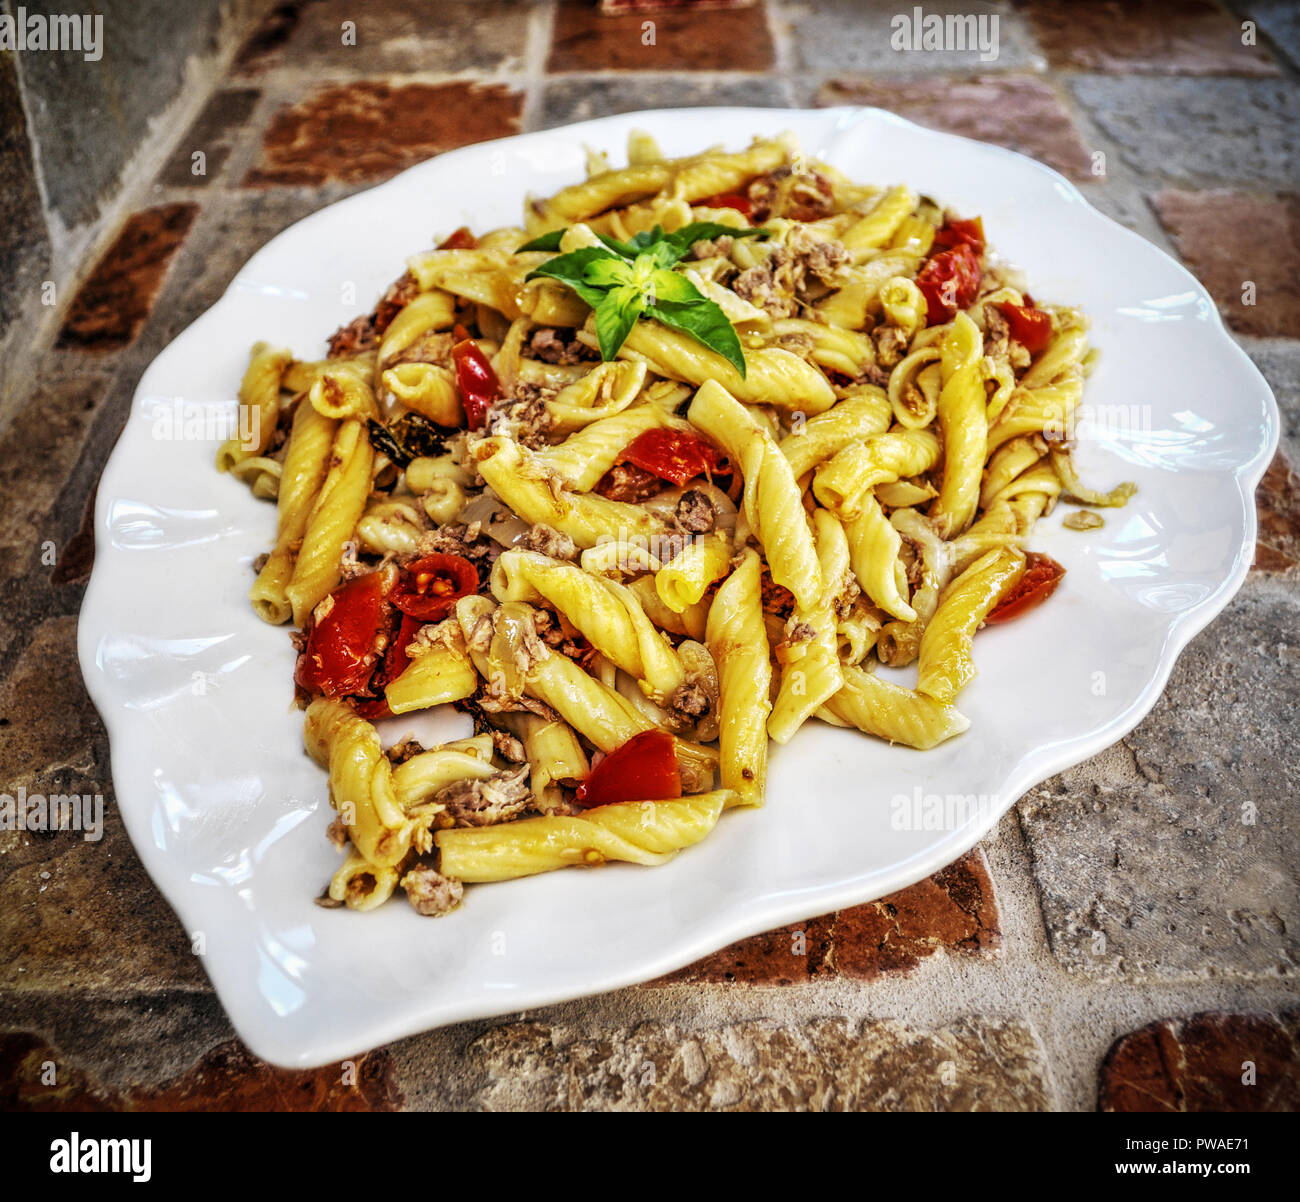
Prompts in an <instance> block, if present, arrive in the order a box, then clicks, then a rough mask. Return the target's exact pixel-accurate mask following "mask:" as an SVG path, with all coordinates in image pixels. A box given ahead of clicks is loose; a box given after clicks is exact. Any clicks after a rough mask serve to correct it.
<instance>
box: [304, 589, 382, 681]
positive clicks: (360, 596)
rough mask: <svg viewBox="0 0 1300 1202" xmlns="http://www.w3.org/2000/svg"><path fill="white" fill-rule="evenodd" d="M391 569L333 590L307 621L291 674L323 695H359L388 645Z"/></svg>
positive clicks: (372, 674)
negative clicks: (304, 638) (322, 609)
mask: <svg viewBox="0 0 1300 1202" xmlns="http://www.w3.org/2000/svg"><path fill="white" fill-rule="evenodd" d="M395 576H396V571H395V570H394V569H389V570H387V571H382V572H370V573H369V574H367V575H365V576H357V577H356V578H355V579H353V580H349V581H348V582H347V583H346V584H343V585H340V586H339V587H338V588H336V589H335V590H334V591H333V592H332V593H331V594H330V595H329V598H328V604H327V605H326V607H325V612H324V613H323V614H322V616H321V617H320V619H319V620H315V619H313V621H312V622H311V624H310V626H309V627H308V630H307V643H306V646H305V647H304V648H303V651H302V654H301V655H300V656H299V657H298V665H297V668H296V669H295V671H294V675H293V678H294V680H295V681H296V682H297V683H298V685H299V687H300V688H303V689H305V690H307V692H309V693H317V694H321V695H323V696H325V697H346V696H348V695H349V694H351V693H363V692H365V691H366V690H367V688H368V687H369V685H370V679H371V677H372V676H374V674H375V668H376V666H377V665H378V663H379V661H380V657H381V655H382V654H383V652H384V650H385V649H386V647H387V645H388V641H389V638H390V631H389V628H390V626H391V625H392V607H391V606H390V605H389V602H388V593H389V591H390V589H391V588H392V586H393V581H394V578H395Z"/></svg>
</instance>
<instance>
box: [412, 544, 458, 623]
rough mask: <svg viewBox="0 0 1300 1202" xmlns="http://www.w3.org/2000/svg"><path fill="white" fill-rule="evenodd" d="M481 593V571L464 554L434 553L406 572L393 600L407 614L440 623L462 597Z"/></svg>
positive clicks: (424, 557) (425, 556)
mask: <svg viewBox="0 0 1300 1202" xmlns="http://www.w3.org/2000/svg"><path fill="white" fill-rule="evenodd" d="M477 592H478V569H477V568H476V567H475V566H474V565H473V564H472V563H470V561H469V560H468V559H466V558H465V557H464V556H463V555H448V554H446V553H444V552H442V551H434V552H432V553H431V554H429V555H424V556H422V557H421V558H419V559H417V560H416V561H415V562H414V563H409V564H407V565H406V567H404V568H403V569H402V576H401V580H400V581H399V582H398V584H397V587H396V589H394V590H393V597H392V601H393V604H394V605H395V606H397V608H398V609H400V610H401V611H402V613H404V614H409V615H410V616H411V617H413V618H419V619H420V620H421V621H424V622H439V621H441V620H442V619H443V618H445V617H446V616H447V615H448V614H449V613H450V612H451V607H452V606H453V605H455V604H456V602H457V601H458V600H459V599H460V598H461V597H468V596H470V595H471V594H472V593H477Z"/></svg>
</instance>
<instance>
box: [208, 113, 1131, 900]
mask: <svg viewBox="0 0 1300 1202" xmlns="http://www.w3.org/2000/svg"><path fill="white" fill-rule="evenodd" d="M1093 356H1094V352H1093V351H1091V350H1090V349H1089V345H1088V338H1087V321H1086V319H1085V317H1084V315H1083V314H1082V313H1081V312H1080V311H1079V310H1078V309H1077V308H1071V307H1069V306H1068V305H1059V304H1047V303H1040V302H1038V301H1037V300H1035V299H1034V298H1033V297H1032V296H1031V295H1030V294H1029V293H1028V292H1027V291H1026V288H1025V284H1024V282H1023V281H1022V280H1021V279H1020V277H1019V274H1018V273H1017V272H1016V271H1014V270H1013V269H1012V268H1010V267H1009V266H1008V265H1006V264H1005V263H1003V262H1001V261H1000V260H999V259H998V258H997V256H996V255H995V254H994V253H993V252H992V251H991V250H990V248H989V247H988V245H987V244H986V241H985V232H984V228H983V225H982V222H981V221H980V219H979V218H978V217H963V216H959V215H957V214H954V213H951V212H946V211H945V210H944V209H943V208H942V207H941V206H940V205H939V204H938V203H936V202H935V201H934V200H932V199H930V198H929V197H926V196H922V195H918V194H917V193H916V192H914V191H912V190H911V189H909V188H908V187H907V186H906V185H905V184H895V185H893V186H888V187H877V186H871V185H864V184H859V183H857V182H855V181H852V180H850V179H848V178H846V177H845V176H844V175H843V174H842V173H840V172H839V171H837V170H836V169H835V168H833V167H832V166H830V165H828V164H826V163H823V162H819V161H815V160H810V159H807V158H805V157H804V156H803V155H802V154H801V153H800V152H799V150H798V148H797V147H796V146H795V145H794V144H793V143H792V141H791V140H790V139H788V138H786V137H781V138H775V139H759V140H756V141H755V142H754V143H753V144H752V145H751V146H750V147H749V148H748V149H746V150H743V151H740V152H738V153H727V152H723V151H720V150H709V151H707V152H704V153H701V154H699V155H694V156H690V157H687V158H679V159H669V158H665V157H664V155H663V154H662V153H661V152H660V150H659V148H658V147H657V145H656V144H655V142H654V140H653V139H652V138H650V137H649V136H647V135H644V134H635V135H633V136H632V138H631V139H630V143H629V147H628V164H627V166H625V167H618V168H615V167H611V165H610V164H609V163H608V162H607V161H606V159H605V157H604V156H603V155H600V154H597V153H595V152H589V163H588V173H587V178H586V179H585V180H584V181H583V182H581V183H577V184H574V185H572V186H570V187H566V188H563V189H561V190H560V191H559V192H557V193H555V194H554V195H552V196H550V197H545V198H529V199H528V201H527V203H526V205H525V212H524V219H523V223H522V225H520V226H519V227H512V228H505V229H497V230H492V231H490V232H486V233H480V234H477V235H476V234H475V233H472V232H471V231H470V230H468V229H460V230H457V231H455V232H454V233H452V234H450V235H449V236H448V237H447V238H446V239H445V240H444V241H443V242H442V243H441V244H440V245H438V246H437V247H436V248H434V249H431V250H428V251H425V252H422V253H420V254H417V255H415V256H414V257H413V258H411V259H410V260H409V262H408V266H407V270H406V272H405V273H404V274H403V275H402V276H401V277H400V278H399V279H398V280H397V281H396V282H395V283H394V284H393V285H392V286H391V287H390V288H389V289H388V290H387V292H386V293H385V294H384V296H383V297H382V298H381V299H380V301H379V302H378V304H377V305H376V307H375V308H374V310H373V311H372V312H371V313H369V314H367V315H365V316H363V317H360V318H358V319H357V320H355V321H353V322H352V323H351V324H349V325H347V326H344V327H343V328H342V329H340V330H338V331H337V332H336V333H335V334H334V335H333V336H332V337H331V338H330V340H329V352H328V356H327V357H326V358H325V359H322V360H319V361H305V360H301V359H298V358H295V356H294V355H293V354H292V353H291V352H290V351H289V350H287V349H279V348H276V347H275V346H272V345H270V344H266V343H259V344H258V345H257V346H255V347H254V348H253V351H252V354H251V358H250V362H249V366H248V369H247V372H246V374H245V376H244V379H243V382H242V384H241V386H240V391H239V410H238V412H239V431H238V434H237V435H236V436H234V437H232V438H230V439H229V440H228V441H227V442H225V443H224V444H223V445H222V446H221V448H220V450H219V452H218V455H217V466H218V467H219V468H220V469H221V470H223V471H228V472H230V473H231V474H233V475H235V476H236V477H238V478H239V479H240V480H241V481H243V482H244V483H245V484H247V485H248V487H250V488H251V490H252V492H253V493H254V495H255V496H258V497H262V498H265V499H268V500H270V499H274V501H275V504H276V511H277V523H276V536H275V541H274V545H273V546H272V547H271V549H270V550H269V551H268V552H267V554H265V555H263V556H261V557H260V558H259V559H258V560H257V561H256V562H255V564H254V568H255V571H256V580H255V582H254V583H253V586H252V589H251V591H250V599H251V601H252V605H253V608H254V610H255V612H256V613H257V614H258V616H259V617H261V618H262V619H264V620H265V621H267V622H269V623H273V624H285V623H288V624H291V626H292V628H293V629H292V635H291V637H292V638H293V640H294V643H295V647H296V649H297V652H298V658H297V666H296V669H295V673H294V683H295V687H296V690H297V696H298V698H299V700H300V702H301V703H302V705H303V706H304V708H305V726H304V738H305V743H306V749H307V751H308V752H309V753H310V755H311V756H312V757H313V758H314V759H315V760H316V761H317V762H318V763H319V764H320V766H321V767H322V768H323V769H324V770H325V771H326V772H327V773H328V778H329V798H330V802H331V805H332V807H333V809H334V811H335V812H336V814H335V818H334V820H333V822H332V824H331V826H330V829H329V836H330V838H331V839H332V840H333V842H334V843H335V844H336V845H337V846H338V848H339V849H340V851H341V853H342V855H343V859H342V863H341V865H340V867H339V869H338V871H337V872H336V873H335V875H334V877H333V879H332V880H331V881H330V883H329V886H328V888H327V890H326V892H325V894H324V896H323V897H322V898H321V899H320V900H321V902H322V904H325V905H333V906H340V905H346V906H348V907H351V908H353V909H356V910H369V909H373V908H375V907H377V906H379V905H381V904H382V903H383V902H385V901H387V900H388V899H389V898H390V897H391V896H392V895H393V894H394V893H395V892H396V891H397V890H399V889H400V890H402V891H403V892H404V893H405V895H406V897H407V899H408V900H409V901H410V903H411V904H412V905H413V906H414V908H415V909H416V910H417V911H418V912H419V913H421V914H427V915H438V914H444V913H446V912H448V911H450V910H451V909H454V908H455V907H456V905H457V904H458V903H459V902H460V901H461V899H462V896H463V887H464V885H465V884H473V883H481V882H490V881H500V880H506V879H510V878H515V877H520V876H526V875H530V874H534V873H540V872H545V871H548V870H551V869H556V868H562V867H567V866H577V865H596V864H602V863H605V862H608V861H626V862H631V863H636V864H643V865H654V864H661V863H664V862H665V861H667V860H668V859H670V858H671V857H672V856H673V855H675V854H676V853H677V852H678V851H680V850H681V849H683V848H685V847H687V846H690V845H691V844H694V843H696V842H698V841H699V840H701V839H703V838H704V837H705V836H706V835H707V834H709V833H710V832H711V831H712V830H713V828H714V826H715V825H716V824H717V823H718V821H719V818H720V815H721V814H722V812H723V811H724V810H727V809H731V808H736V807H754V806H759V805H761V804H762V802H763V794H764V781H765V777H766V770H767V757H768V752H769V742H770V741H775V742H776V743H778V744H784V743H787V742H789V741H790V740H791V739H792V738H794V737H795V736H796V735H797V733H798V731H799V729H800V727H801V726H803V725H804V723H806V722H809V721H810V720H816V721H820V722H824V723H828V724H830V725H833V726H837V727H844V728H848V729H852V730H856V731H860V732H863V733H865V734H868V735H873V736H875V737H877V738H880V739H884V740H888V741H889V742H890V743H895V744H901V745H903V746H904V747H907V748H914V749H918V750H925V749H929V748H933V747H935V746H936V745H938V744H939V743H941V742H943V741H945V740H947V739H951V738H954V737H956V736H958V735H960V734H962V732H963V731H965V730H966V729H967V728H968V726H969V722H968V720H967V719H966V718H965V717H964V716H963V715H962V713H961V712H960V710H959V709H958V708H957V701H958V698H959V694H960V693H961V691H962V689H963V688H965V687H966V686H967V685H968V684H969V683H970V682H971V680H972V679H973V678H974V676H975V666H974V660H973V655H972V649H973V643H974V638H975V634H976V632H977V631H978V630H979V629H980V628H981V627H982V626H983V625H985V624H987V623H995V622H1001V621H1006V620H1008V619H1010V618H1013V617H1015V616H1016V615H1017V614H1020V613H1023V612H1024V611H1025V610H1027V609H1029V608H1030V607H1032V606H1033V605H1035V604H1037V603H1039V602H1041V601H1042V600H1043V599H1045V598H1046V597H1047V596H1048V595H1049V594H1050V593H1051V592H1052V591H1053V589H1055V588H1056V586H1057V585H1058V583H1059V581H1060V579H1061V577H1062V574H1063V572H1064V569H1063V568H1062V567H1061V566H1060V565H1059V564H1057V563H1055V562H1054V561H1052V560H1050V559H1048V558H1047V557H1045V556H1042V555H1037V554H1035V553H1033V552H1030V551H1027V550H1026V549H1025V544H1026V541H1027V539H1028V537H1029V535H1030V533H1031V531H1032V529H1033V527H1034V525H1035V523H1036V522H1037V520H1038V519H1039V518H1040V517H1041V516H1042V515H1044V514H1046V513H1048V512H1049V511H1050V510H1051V509H1052V508H1053V507H1054V506H1055V505H1056V503H1057V502H1058V500H1069V501H1073V502H1075V503H1076V504H1079V505H1081V506H1086V507H1087V508H1083V509H1080V510H1078V511H1077V512H1074V513H1072V514H1071V515H1070V517H1069V518H1067V519H1066V524H1067V525H1068V526H1070V527H1072V528H1075V529H1080V530H1086V529H1089V528H1092V527H1096V526H1099V525H1101V523H1102V519H1101V517H1100V516H1099V515H1098V514H1097V513H1096V510H1097V509H1098V508H1104V507H1107V506H1114V505H1121V504H1123V503H1124V502H1125V500H1127V498H1128V496H1129V495H1131V493H1132V491H1133V486H1132V485H1120V486H1119V487H1117V488H1115V489H1113V490H1112V491H1111V492H1108V493H1101V492H1096V491H1093V490H1091V489H1089V488H1087V487H1086V486H1085V485H1084V484H1083V483H1082V482H1081V481H1080V480H1079V478H1078V476H1077V473H1076V470H1075V466H1074V462H1073V458H1072V435H1073V432H1074V423H1075V421H1076V419H1077V409H1078V406H1079V404H1080V400H1081V397H1082V392H1083V383H1084V378H1085V376H1086V375H1087V374H1088V372H1089V369H1090V367H1091V365H1092V362H1093ZM911 665H915V667H914V669H913V675H912V677H910V678H907V677H902V678H900V677H895V676H894V675H893V674H892V673H889V674H885V675H882V674H881V673H880V672H879V671H878V670H877V669H878V668H880V667H881V666H883V667H886V668H895V669H897V668H908V667H909V666H911ZM887 677H888V678H887ZM903 680H909V681H910V683H902V681H903ZM446 704H452V705H455V706H457V707H458V708H460V709H462V710H464V711H466V712H467V713H468V714H470V715H471V716H472V718H473V722H474V731H475V734H474V735H473V737H471V738H466V739H460V740H456V741H453V742H449V743H445V744H442V745H440V746H436V747H424V746H422V745H421V744H420V743H418V742H417V741H415V740H414V739H413V738H411V737H409V736H408V737H405V738H403V739H402V740H401V741H400V742H398V743H396V744H394V745H391V746H388V747H385V746H384V744H383V741H381V737H380V733H379V730H378V728H377V727H376V725H375V724H376V723H377V722H379V721H380V720H382V719H386V718H394V717H401V716H403V715H408V714H412V713H415V712H417V711H421V710H426V709H429V708H431V707H434V706H440V705H446Z"/></svg>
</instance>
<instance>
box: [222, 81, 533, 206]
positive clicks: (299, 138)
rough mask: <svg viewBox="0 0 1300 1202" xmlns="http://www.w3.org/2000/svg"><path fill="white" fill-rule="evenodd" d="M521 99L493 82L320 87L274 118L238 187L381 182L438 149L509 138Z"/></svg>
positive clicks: (371, 83) (374, 83)
mask: <svg viewBox="0 0 1300 1202" xmlns="http://www.w3.org/2000/svg"><path fill="white" fill-rule="evenodd" d="M522 101H523V98H522V96H521V95H520V94H519V93H518V92H512V91H510V89H509V88H507V87H505V86H504V85H501V84H492V85H482V86H481V85H477V84H469V83H448V84H436V85H434V84H422V83H413V84H406V85H393V84H388V83H379V82H364V83H354V84H345V85H340V86H337V87H330V88H325V89H323V90H322V91H319V92H317V93H316V94H315V95H314V96H311V97H309V98H308V99H306V100H303V101H301V102H300V103H298V104H295V105H291V106H289V107H287V108H283V109H281V110H280V111H279V112H278V113H276V114H275V116H274V117H273V118H272V120H271V124H270V127H269V128H268V129H267V131H266V135H265V137H264V138H263V141H262V149H261V154H260V157H259V159H258V161H257V163H256V164H255V165H254V166H253V167H252V168H251V169H250V170H249V172H248V174H247V175H246V176H245V178H244V185H245V186H246V187H258V186H265V185H269V184H307V185H312V184H321V183H324V182H325V181H327V180H331V179H337V180H343V181H345V182H349V183H356V182H360V181H363V180H375V179H382V178H384V177H385V176H389V175H393V174H395V173H396V172H398V171H400V170H402V169H403V168H404V167H409V166H411V164H412V163H417V162H419V161H420V160H421V159H426V158H428V157H429V156H430V155H434V154H437V153H439V152H440V151H443V150H450V149H452V148H453V147H456V146H466V145H468V144H469V143H471V142H481V141H483V140H485V139H487V138H500V137H504V136H506V135H507V134H512V133H515V132H517V130H518V126H519V113H520V106H521V104H522Z"/></svg>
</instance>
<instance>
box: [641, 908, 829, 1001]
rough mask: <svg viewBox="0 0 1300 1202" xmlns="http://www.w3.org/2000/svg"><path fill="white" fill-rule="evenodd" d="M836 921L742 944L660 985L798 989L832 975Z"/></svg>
mask: <svg viewBox="0 0 1300 1202" xmlns="http://www.w3.org/2000/svg"><path fill="white" fill-rule="evenodd" d="M835 922H836V916H835V915H833V914H825V915H823V916H822V917H820V918H812V919H809V920H808V921H806V922H799V923H794V924H792V925H791V926H788V927H781V928H780V929H779V930H775V931H767V932H765V933H764V934H762V935H755V936H753V937H752V938H750V939H742V940H740V941H739V942H738V943H733V944H731V945H730V946H728V947H724V948H723V949H722V950H721V951H717V952H714V953H713V955H711V956H705V957H704V959H703V960H697V961H696V962H695V963H694V964H688V965H687V966H686V967H685V968H683V969H680V970H679V971H678V972H675V973H670V974H669V975H668V976H666V977H663V978H661V979H660V980H659V981H656V982H655V984H659V985H666V984H676V983H678V982H690V983H692V984H736V985H794V984H802V983H805V982H807V981H812V980H814V979H816V978H817V977H819V976H823V975H826V974H828V973H830V972H831V971H832V970H831V968H830V963H829V955H830V949H831V931H832V928H833V927H834V926H835Z"/></svg>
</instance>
